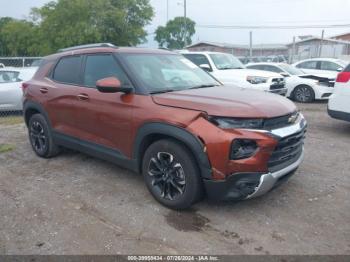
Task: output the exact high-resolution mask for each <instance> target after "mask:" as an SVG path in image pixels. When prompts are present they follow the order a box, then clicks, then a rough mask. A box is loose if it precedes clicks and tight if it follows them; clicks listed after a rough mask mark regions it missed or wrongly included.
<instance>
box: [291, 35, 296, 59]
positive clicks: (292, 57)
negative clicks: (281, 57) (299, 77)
mask: <svg viewBox="0 0 350 262" xmlns="http://www.w3.org/2000/svg"><path fill="white" fill-rule="evenodd" d="M294 56H295V36H293V47H292V56H291V58H290V63H291V64H293V62H294Z"/></svg>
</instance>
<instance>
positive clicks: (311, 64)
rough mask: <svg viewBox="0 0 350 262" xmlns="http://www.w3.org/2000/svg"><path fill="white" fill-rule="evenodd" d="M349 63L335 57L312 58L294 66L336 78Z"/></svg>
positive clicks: (309, 72) (307, 71)
mask: <svg viewBox="0 0 350 262" xmlns="http://www.w3.org/2000/svg"><path fill="white" fill-rule="evenodd" d="M347 65H348V62H346V61H344V60H340V59H335V58H312V59H306V60H301V61H299V62H296V63H294V64H293V66H294V67H296V68H299V69H301V70H303V71H304V72H305V73H306V74H317V75H323V76H326V77H329V78H334V79H335V78H336V77H337V74H338V73H339V72H341V71H343V69H344V68H345V67H346V66H347Z"/></svg>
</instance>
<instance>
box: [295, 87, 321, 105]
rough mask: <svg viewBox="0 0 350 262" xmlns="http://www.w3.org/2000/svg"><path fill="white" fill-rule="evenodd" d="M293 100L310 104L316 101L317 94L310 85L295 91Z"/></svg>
mask: <svg viewBox="0 0 350 262" xmlns="http://www.w3.org/2000/svg"><path fill="white" fill-rule="evenodd" d="M292 97H293V100H294V101H296V102H299V103H310V102H313V101H314V100H315V92H314V90H313V89H312V88H311V87H310V86H308V85H300V86H297V87H296V88H294V90H293V95H292Z"/></svg>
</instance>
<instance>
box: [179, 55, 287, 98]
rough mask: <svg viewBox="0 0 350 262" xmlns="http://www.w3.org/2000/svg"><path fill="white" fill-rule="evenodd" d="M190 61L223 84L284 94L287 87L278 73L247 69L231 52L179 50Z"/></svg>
mask: <svg viewBox="0 0 350 262" xmlns="http://www.w3.org/2000/svg"><path fill="white" fill-rule="evenodd" d="M181 53H182V55H183V56H184V57H186V58H187V59H189V60H190V61H191V62H193V63H194V64H196V65H197V66H199V67H201V68H202V69H204V70H206V71H207V72H209V73H210V74H211V75H213V76H214V77H215V78H216V79H218V80H219V81H220V82H222V83H224V84H225V85H235V86H239V87H240V88H249V89H256V90H260V91H267V92H271V93H276V94H280V95H283V96H285V95H286V93H287V88H286V87H285V82H284V78H283V77H282V76H281V75H280V74H276V73H272V72H266V71H261V70H252V69H247V68H246V67H245V66H244V65H243V64H242V62H241V61H240V60H239V59H237V58H236V57H234V56H233V55H231V54H226V53H217V52H181Z"/></svg>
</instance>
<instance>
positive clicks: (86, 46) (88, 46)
mask: <svg viewBox="0 0 350 262" xmlns="http://www.w3.org/2000/svg"><path fill="white" fill-rule="evenodd" d="M96 47H112V48H117V46H115V45H113V44H111V43H96V44H88V45H78V46H72V47H68V48H63V49H60V50H58V52H66V51H74V50H79V49H85V48H96Z"/></svg>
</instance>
